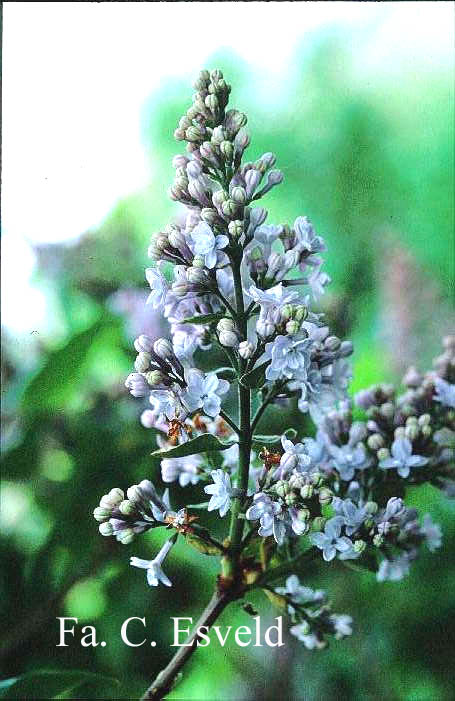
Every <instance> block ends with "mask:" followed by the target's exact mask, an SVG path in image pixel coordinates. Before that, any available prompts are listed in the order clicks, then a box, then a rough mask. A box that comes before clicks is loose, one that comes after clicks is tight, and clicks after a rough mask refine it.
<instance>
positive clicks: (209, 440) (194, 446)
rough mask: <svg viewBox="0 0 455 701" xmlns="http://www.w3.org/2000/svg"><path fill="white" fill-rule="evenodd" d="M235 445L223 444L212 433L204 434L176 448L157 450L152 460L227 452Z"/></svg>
mask: <svg viewBox="0 0 455 701" xmlns="http://www.w3.org/2000/svg"><path fill="white" fill-rule="evenodd" d="M233 445H234V441H231V442H230V443H223V442H221V441H220V440H219V439H218V438H217V437H216V436H213V435H212V434H211V433H204V434H203V435H202V436H197V438H193V439H192V440H191V441H187V442H186V443H182V444H181V445H176V446H175V447H174V448H168V449H161V450H155V451H154V452H153V453H152V458H154V459H158V460H162V459H163V458H183V457H185V456H186V455H195V454H196V453H208V452H211V451H212V450H227V449H228V448H230V447H231V446H233Z"/></svg>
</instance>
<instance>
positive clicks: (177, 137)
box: [174, 127, 185, 141]
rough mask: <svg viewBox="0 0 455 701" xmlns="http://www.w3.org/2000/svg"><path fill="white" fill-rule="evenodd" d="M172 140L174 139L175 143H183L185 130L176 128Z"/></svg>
mask: <svg viewBox="0 0 455 701" xmlns="http://www.w3.org/2000/svg"><path fill="white" fill-rule="evenodd" d="M174 139H175V140H176V141H184V140H185V130H184V129H180V127H178V128H177V129H176V130H175V131H174Z"/></svg>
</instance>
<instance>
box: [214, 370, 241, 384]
mask: <svg viewBox="0 0 455 701" xmlns="http://www.w3.org/2000/svg"><path fill="white" fill-rule="evenodd" d="M213 372H214V373H215V374H216V376H217V377H219V378H220V380H229V382H232V380H235V379H236V377H237V373H236V372H235V370H234V368H218V370H214V371H213Z"/></svg>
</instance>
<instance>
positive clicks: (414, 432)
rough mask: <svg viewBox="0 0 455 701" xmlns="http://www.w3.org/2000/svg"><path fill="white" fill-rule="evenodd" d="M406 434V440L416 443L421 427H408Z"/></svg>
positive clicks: (412, 425)
mask: <svg viewBox="0 0 455 701" xmlns="http://www.w3.org/2000/svg"><path fill="white" fill-rule="evenodd" d="M404 434H405V436H406V438H408V439H409V440H410V441H415V440H416V438H417V436H418V435H419V427H418V426H415V425H414V424H411V425H410V426H406V428H405V430H404Z"/></svg>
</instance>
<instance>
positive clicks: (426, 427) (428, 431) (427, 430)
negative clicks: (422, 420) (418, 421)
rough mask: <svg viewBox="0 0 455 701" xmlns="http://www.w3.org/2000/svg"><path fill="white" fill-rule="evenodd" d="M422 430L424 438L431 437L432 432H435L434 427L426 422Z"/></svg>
mask: <svg viewBox="0 0 455 701" xmlns="http://www.w3.org/2000/svg"><path fill="white" fill-rule="evenodd" d="M420 431H421V433H422V436H423V437H424V438H429V437H430V436H431V434H432V433H433V429H432V428H431V426H429V425H428V424H425V425H424V426H422V428H421V429H420Z"/></svg>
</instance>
